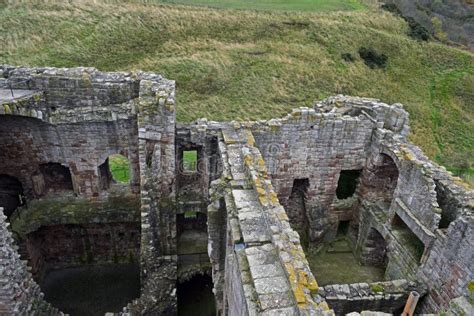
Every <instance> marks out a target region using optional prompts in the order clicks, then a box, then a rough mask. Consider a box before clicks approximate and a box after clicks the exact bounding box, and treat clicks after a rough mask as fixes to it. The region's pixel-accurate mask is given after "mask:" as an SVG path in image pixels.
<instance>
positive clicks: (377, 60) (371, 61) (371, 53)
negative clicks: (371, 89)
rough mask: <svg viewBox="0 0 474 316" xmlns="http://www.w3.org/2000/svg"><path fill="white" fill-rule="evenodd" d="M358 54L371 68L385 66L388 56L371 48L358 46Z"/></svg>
mask: <svg viewBox="0 0 474 316" xmlns="http://www.w3.org/2000/svg"><path fill="white" fill-rule="evenodd" d="M359 56H360V58H362V59H363V60H364V63H365V64H366V65H367V66H369V67H370V68H372V69H375V68H385V66H386V65H387V60H388V57H387V56H386V55H385V54H379V53H377V52H376V51H375V50H374V49H372V48H367V47H361V48H359Z"/></svg>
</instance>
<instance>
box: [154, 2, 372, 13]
mask: <svg viewBox="0 0 474 316" xmlns="http://www.w3.org/2000/svg"><path fill="white" fill-rule="evenodd" d="M155 2H157V3H166V4H170V3H175V4H187V5H197V6H207V7H213V8H225V9H252V10H272V11H276V10H279V11H293V10H297V11H309V12H323V11H334V10H361V9H363V8H365V6H364V5H363V2H362V1H359V0H291V1H288V0H258V1H255V0H155Z"/></svg>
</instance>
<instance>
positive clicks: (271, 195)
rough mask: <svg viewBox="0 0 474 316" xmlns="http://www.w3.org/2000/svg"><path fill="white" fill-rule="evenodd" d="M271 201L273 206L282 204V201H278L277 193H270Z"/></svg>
mask: <svg viewBox="0 0 474 316" xmlns="http://www.w3.org/2000/svg"><path fill="white" fill-rule="evenodd" d="M270 201H271V202H272V204H273V205H277V204H279V203H280V201H279V200H278V195H277V194H276V193H275V191H271V192H270Z"/></svg>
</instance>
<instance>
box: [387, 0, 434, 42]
mask: <svg viewBox="0 0 474 316" xmlns="http://www.w3.org/2000/svg"><path fill="white" fill-rule="evenodd" d="M381 8H382V9H384V10H386V11H388V12H391V13H393V14H394V15H397V16H400V17H401V18H402V19H404V20H405V21H406V22H407V23H408V27H409V28H410V29H409V30H408V36H410V37H411V38H414V39H416V40H421V41H427V40H429V39H430V37H431V33H430V31H428V29H427V28H426V27H424V26H423V25H421V24H420V23H418V22H417V21H415V19H414V18H412V17H410V16H403V14H402V12H401V11H400V9H399V8H398V7H397V5H396V4H394V3H387V4H383V5H382V6H381Z"/></svg>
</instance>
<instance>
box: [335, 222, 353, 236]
mask: <svg viewBox="0 0 474 316" xmlns="http://www.w3.org/2000/svg"><path fill="white" fill-rule="evenodd" d="M350 223H351V221H339V224H338V225H337V236H338V237H339V236H346V235H347V233H348V231H349V225H350Z"/></svg>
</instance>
